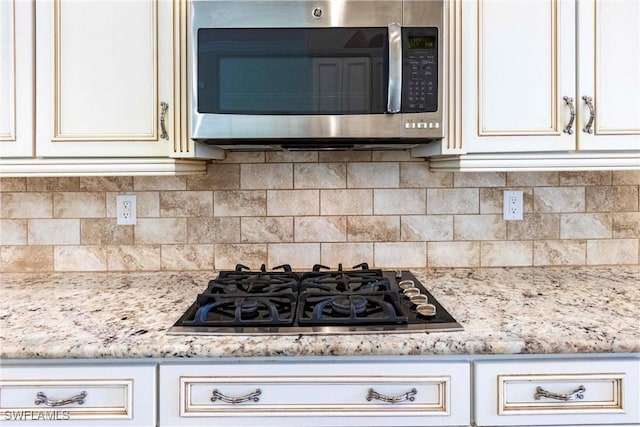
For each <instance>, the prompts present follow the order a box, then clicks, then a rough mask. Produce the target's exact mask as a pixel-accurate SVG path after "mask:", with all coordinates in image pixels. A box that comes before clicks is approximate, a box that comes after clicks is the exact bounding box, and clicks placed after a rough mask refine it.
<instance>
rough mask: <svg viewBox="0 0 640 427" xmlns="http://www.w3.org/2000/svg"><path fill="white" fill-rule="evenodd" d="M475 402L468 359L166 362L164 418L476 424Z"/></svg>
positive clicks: (170, 421)
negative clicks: (472, 403)
mask: <svg viewBox="0 0 640 427" xmlns="http://www.w3.org/2000/svg"><path fill="white" fill-rule="evenodd" d="M469 408H470V374H469V364H468V363H424V362H423V363H415V362H401V363H400V362H398V363H395V362H393V363H391V362H390V363H386V362H385V363H343V362H340V363H318V362H314V363H284V362H283V363H264V364H262V363H250V364H249V363H247V364H244V363H239V364H224V363H222V364H206V365H162V366H161V367H160V423H161V425H162V426H178V425H180V426H182V425H184V426H186V425H190V426H199V425H210V424H211V423H215V424H216V425H219V426H247V425H252V426H263V425H281V424H283V422H284V420H286V421H287V423H288V425H296V426H358V425H367V426H371V425H377V426H386V425H390V426H414V425H469V423H470V409H469ZM214 420H215V421H214Z"/></svg>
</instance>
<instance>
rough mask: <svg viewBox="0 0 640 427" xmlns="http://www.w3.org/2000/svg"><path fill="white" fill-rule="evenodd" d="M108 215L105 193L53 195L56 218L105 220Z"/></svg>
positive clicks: (54, 215)
mask: <svg viewBox="0 0 640 427" xmlns="http://www.w3.org/2000/svg"><path fill="white" fill-rule="evenodd" d="M106 215H107V209H106V196H105V193H103V192H73V193H53V217H54V218H104V217H106Z"/></svg>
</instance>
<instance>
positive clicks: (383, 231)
mask: <svg viewBox="0 0 640 427" xmlns="http://www.w3.org/2000/svg"><path fill="white" fill-rule="evenodd" d="M347 224H348V230H349V234H348V238H349V241H352V242H397V241H399V240H400V217H399V216H350V217H349V218H348V219H347Z"/></svg>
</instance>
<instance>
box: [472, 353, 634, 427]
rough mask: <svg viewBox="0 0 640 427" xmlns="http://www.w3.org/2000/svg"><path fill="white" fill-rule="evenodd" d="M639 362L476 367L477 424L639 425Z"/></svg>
mask: <svg viewBox="0 0 640 427" xmlns="http://www.w3.org/2000/svg"><path fill="white" fill-rule="evenodd" d="M639 402H640V359H620V360H615V359H609V360H588V359H581V360H554V361H544V360H529V361H527V360H524V361H520V360H510V361H486V362H485V361H480V362H477V363H476V364H475V386H474V406H475V422H476V424H477V425H478V426H519V425H580V426H584V425H610V424H615V425H635V426H637V425H639V424H640V405H639V404H638V403H639Z"/></svg>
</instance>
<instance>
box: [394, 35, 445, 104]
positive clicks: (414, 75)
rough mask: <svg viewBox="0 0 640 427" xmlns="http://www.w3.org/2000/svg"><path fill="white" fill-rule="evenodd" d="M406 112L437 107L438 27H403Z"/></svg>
mask: <svg viewBox="0 0 640 427" xmlns="http://www.w3.org/2000/svg"><path fill="white" fill-rule="evenodd" d="M402 52H403V58H402V107H401V111H402V112H403V113H426V112H435V111H437V110H438V29H437V28H407V27H405V28H403V29H402Z"/></svg>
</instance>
